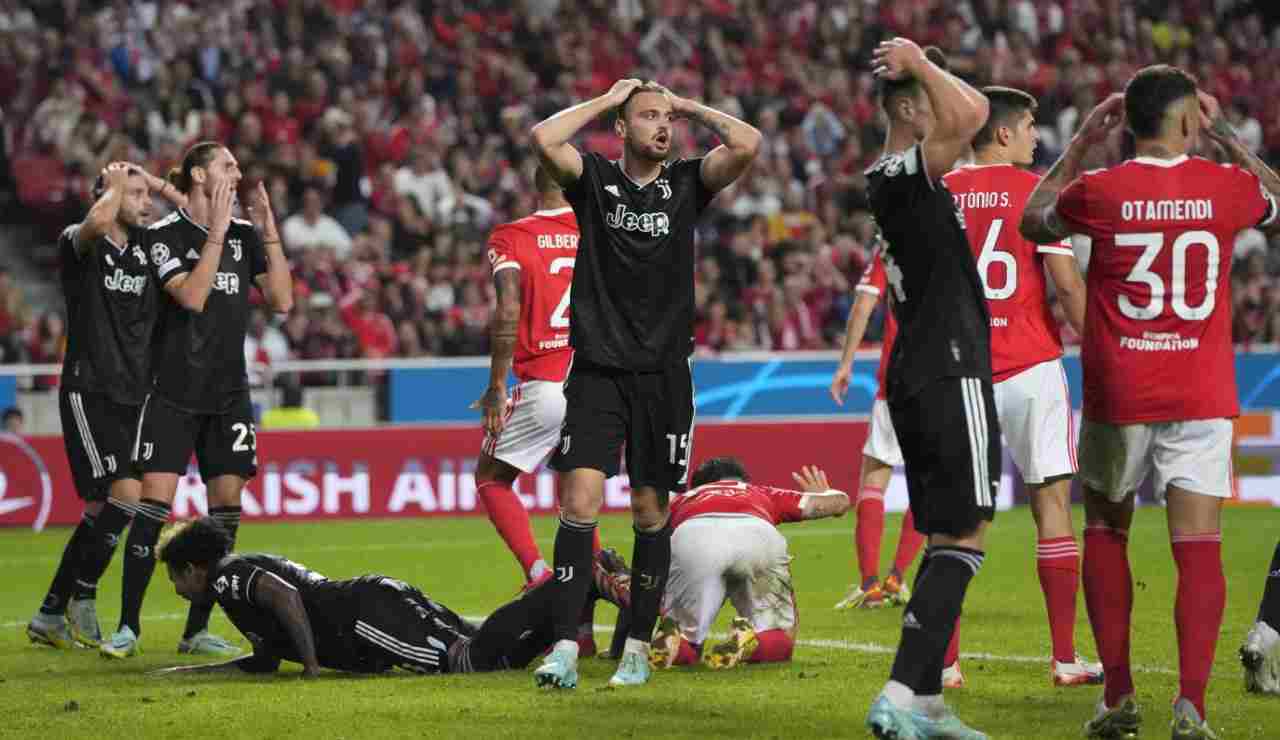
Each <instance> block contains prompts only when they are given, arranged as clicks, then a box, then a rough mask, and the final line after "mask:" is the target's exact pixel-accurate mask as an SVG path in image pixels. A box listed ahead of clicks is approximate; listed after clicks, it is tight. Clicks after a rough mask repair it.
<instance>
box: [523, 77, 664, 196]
mask: <svg viewBox="0 0 1280 740" xmlns="http://www.w3.org/2000/svg"><path fill="white" fill-rule="evenodd" d="M642 84H643V83H642V82H641V81H640V80H618V81H617V82H615V83H613V87H611V88H609V92H607V93H605V94H604V95H601V96H599V97H597V98H592V99H591V100H588V101H586V102H585V103H578V104H577V105H575V106H573V107H571V108H565V109H564V110H562V111H560V112H559V113H557V114H555V115H554V116H551V117H550V118H548V119H546V120H545V121H542V122H540V123H538V124H537V125H536V126H534V127H533V129H532V130H531V131H530V132H529V133H530V135H531V136H532V137H533V146H534V149H536V150H537V152H538V160H539V161H540V162H541V163H542V166H543V167H546V168H547V172H550V173H551V177H552V178H553V179H554V180H555V181H556V182H558V183H560V184H561V185H568V184H570V183H572V182H574V181H575V180H577V179H578V178H579V177H581V176H582V155H581V154H579V153H578V150H577V149H575V148H574V147H573V145H572V144H570V143H569V141H570V140H571V139H572V138H573V137H574V136H577V134H578V132H579V131H581V130H582V127H583V126H586V125H587V124H588V123H591V122H592V121H594V120H595V119H596V118H598V117H599V116H600V115H601V114H602V113H606V112H608V111H611V110H613V109H614V108H617V107H618V106H620V105H622V104H623V103H624V102H626V100H627V96H628V95H630V94H631V91H632V90H633V89H635V88H636V87H639V86H640V85H642Z"/></svg>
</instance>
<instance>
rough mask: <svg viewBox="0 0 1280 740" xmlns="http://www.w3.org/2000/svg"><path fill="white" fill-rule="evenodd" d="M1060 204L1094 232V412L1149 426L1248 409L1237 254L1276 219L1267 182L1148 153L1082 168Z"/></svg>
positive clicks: (1088, 404)
mask: <svg viewBox="0 0 1280 740" xmlns="http://www.w3.org/2000/svg"><path fill="white" fill-rule="evenodd" d="M1057 209H1058V215H1059V216H1061V217H1062V219H1063V221H1065V222H1066V224H1067V226H1068V227H1070V228H1072V229H1074V230H1076V231H1078V232H1080V233H1084V234H1088V235H1089V236H1091V237H1092V238H1093V255H1092V256H1091V257H1090V260H1089V275H1088V279H1087V285H1088V299H1087V300H1088V309H1087V313H1086V317H1085V330H1084V340H1083V341H1084V344H1083V346H1082V347H1081V361H1082V363H1083V365H1084V415H1085V417H1086V418H1088V419H1091V420H1093V421H1099V422H1105V423H1110V424H1137V423H1152V422H1166V421H1185V420H1190V419H1214V418H1223V417H1233V416H1236V415H1238V414H1239V413H1240V403H1239V400H1238V396H1237V393H1236V371H1235V354H1234V352H1233V351H1232V347H1231V295H1230V284H1231V278H1230V271H1231V251H1232V249H1233V248H1234V246H1235V238H1236V234H1237V233H1239V232H1240V231H1241V230H1242V229H1245V228H1247V227H1250V226H1255V225H1266V224H1269V223H1270V222H1271V221H1273V220H1274V219H1275V218H1276V203H1275V201H1274V200H1273V199H1272V198H1271V196H1270V195H1268V194H1267V193H1265V192H1264V191H1263V190H1262V188H1261V184H1260V183H1259V181H1258V178H1257V177H1256V176H1255V175H1253V174H1252V173H1250V172H1248V171H1246V170H1243V169H1241V168H1239V167H1236V166H1234V165H1220V164H1216V163H1214V162H1211V161H1209V160H1207V159H1202V158H1200V157H1191V158H1189V157H1187V156H1185V155H1184V156H1180V157H1177V158H1175V159H1155V158H1151V157H1138V158H1136V159H1131V160H1129V161H1127V162H1124V163H1122V164H1119V165H1116V166H1115V167H1109V168H1107V169H1102V170H1094V171H1092V172H1087V173H1085V174H1083V175H1081V176H1080V177H1078V178H1077V179H1076V180H1075V182H1073V183H1071V184H1070V185H1069V186H1067V188H1066V189H1065V190H1063V191H1062V194H1061V195H1060V196H1059V198H1058V206H1057Z"/></svg>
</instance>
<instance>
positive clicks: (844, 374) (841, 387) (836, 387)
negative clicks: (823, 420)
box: [831, 365, 853, 406]
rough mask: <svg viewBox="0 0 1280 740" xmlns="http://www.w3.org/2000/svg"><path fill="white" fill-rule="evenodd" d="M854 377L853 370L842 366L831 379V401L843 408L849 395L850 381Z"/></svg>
mask: <svg viewBox="0 0 1280 740" xmlns="http://www.w3.org/2000/svg"><path fill="white" fill-rule="evenodd" d="M852 376H853V368H851V367H845V366H843V365H841V366H840V367H839V368H837V369H836V374H835V376H834V377H832V378H831V400H833V401H835V402H836V403H837V404H839V405H841V406H843V405H844V398H845V395H847V394H848V393H849V379H850V378H851V377H852Z"/></svg>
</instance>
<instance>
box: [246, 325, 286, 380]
mask: <svg viewBox="0 0 1280 740" xmlns="http://www.w3.org/2000/svg"><path fill="white" fill-rule="evenodd" d="M288 359H289V341H288V340H287V339H285V335H284V333H283V332H281V331H280V330H279V329H277V328H276V327H274V326H272V325H271V324H269V323H267V314H266V312H265V311H263V310H262V309H261V308H253V309H252V310H251V312H250V314H249V328H248V331H247V332H245V337H244V361H245V366H246V367H247V368H248V370H249V385H251V386H253V387H255V388H257V387H260V386H261V385H262V384H263V372H262V369H263V368H265V369H267V370H268V371H269V370H270V368H271V366H272V365H278V364H280V363H282V362H285V361H287V360H288Z"/></svg>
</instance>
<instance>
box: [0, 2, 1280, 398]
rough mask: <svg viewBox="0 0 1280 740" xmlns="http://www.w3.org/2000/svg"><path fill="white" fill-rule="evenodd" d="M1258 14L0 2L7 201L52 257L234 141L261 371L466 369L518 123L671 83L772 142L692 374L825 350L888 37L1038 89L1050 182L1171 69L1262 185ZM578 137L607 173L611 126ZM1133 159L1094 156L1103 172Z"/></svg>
mask: <svg viewBox="0 0 1280 740" xmlns="http://www.w3.org/2000/svg"><path fill="white" fill-rule="evenodd" d="M1269 6H1270V4H1269V3H1263V2H1259V3H1247V2H1235V1H1233V0H1174V1H1173V2H1132V1H1130V0H900V1H895V2H892V3H890V2H883V3H881V2H876V0H846V1H845V2H825V1H823V2H818V1H814V0H809V1H801V2H777V1H776V0H708V1H707V2H686V1H684V0H621V1H619V2H615V1H614V0H579V1H574V0H524V1H523V2H515V3H509V2H496V1H493V0H488V1H486V0H467V1H466V2H463V1H462V0H442V1H441V2H427V1H426V0H424V1H423V2H418V3H415V2H394V1H392V0H229V1H228V2H223V3H217V4H197V3H190V2H171V1H164V0H158V1H154V2H152V1H144V2H110V3H76V2H66V3H43V4H38V5H37V4H26V3H23V2H18V1H17V0H0V110H2V111H3V119H2V123H3V148H2V149H3V151H2V152H0V192H2V191H5V190H8V191H10V193H12V194H14V195H15V196H16V203H17V207H15V208H12V209H11V210H12V212H13V215H14V216H15V217H18V218H20V219H21V220H24V221H30V222H32V223H34V224H35V225H37V226H38V227H39V230H38V232H37V233H38V234H39V238H40V239H41V240H44V241H51V240H52V239H53V238H54V237H55V236H56V234H57V233H58V231H59V230H60V229H61V227H62V226H65V225H66V224H67V223H70V222H73V221H76V220H79V219H80V218H82V217H83V214H84V212H85V211H86V209H87V206H88V203H87V199H88V190H89V185H90V183H91V181H92V179H93V177H94V176H95V175H96V174H97V173H98V172H99V171H100V170H101V168H102V167H103V166H104V165H105V164H106V163H107V162H109V161H114V160H130V161H134V162H138V163H140V164H143V165H144V166H146V167H147V168H148V169H149V170H150V171H151V172H153V173H157V174H160V173H163V172H164V171H165V170H166V169H167V168H168V167H169V166H171V165H173V164H174V163H175V161H176V160H177V159H178V157H180V155H181V152H182V151H183V149H184V148H185V147H186V146H187V145H188V144H190V143H192V142H193V141H196V140H199V139H218V140H221V141H224V142H227V143H228V144H229V145H230V146H231V148H232V151H233V152H234V153H235V155H236V156H237V158H238V159H239V160H240V163H241V165H242V167H243V169H244V171H245V173H246V178H245V186H246V188H247V187H252V186H253V185H254V184H255V183H256V182H257V181H258V180H265V182H266V184H267V186H268V189H269V192H270V194H271V198H272V202H273V207H274V209H275V212H276V214H277V217H278V218H279V219H280V223H281V230H282V233H283V237H284V241H285V247H286V249H287V251H288V254H289V256H290V259H291V264H292V267H293V271H294V275H295V278H296V280H295V285H296V286H297V291H298V295H297V300H296V307H295V308H294V310H293V311H292V313H290V314H289V315H288V316H287V317H283V318H282V319H281V320H279V321H274V320H269V319H268V317H267V316H266V315H265V314H264V313H260V314H258V315H257V316H256V317H255V319H254V321H253V324H252V329H251V332H250V334H251V336H250V339H249V346H248V347H247V348H246V352H248V353H249V354H250V356H251V357H253V358H255V359H257V360H258V361H263V362H272V361H279V360H283V359H286V358H348V357H370V358H377V357H414V356H422V355H464V354H483V353H485V352H487V345H488V337H487V332H488V323H489V316H490V308H491V304H492V302H493V291H492V288H491V283H490V279H489V266H488V261H487V259H486V250H485V239H486V235H487V233H488V231H489V229H490V228H491V227H492V226H494V225H496V224H498V223H500V222H502V221H506V220H510V219H514V218H518V217H520V216H523V215H525V214H528V213H530V212H531V211H533V209H534V208H533V199H532V194H531V188H530V187H529V185H528V179H529V178H528V175H529V172H530V171H531V168H532V165H533V162H534V156H533V155H532V153H531V148H530V145H529V140H528V139H529V128H530V126H531V125H532V124H533V123H534V122H536V121H538V120H540V119H541V118H543V117H545V116H547V115H549V114H550V113H552V112H555V111H556V110H559V109H561V108H563V107H565V106H567V105H570V104H572V103H573V102H574V101H578V100H582V99H585V98H588V97H591V96H593V95H597V94H599V93H601V92H603V91H604V90H607V89H608V87H609V85H610V84H611V83H612V82H613V81H614V80H616V79H618V78H621V77H629V76H640V77H648V76H649V75H648V74H646V72H647V70H653V69H659V68H661V69H665V70H669V71H668V72H667V73H666V74H665V75H664V76H663V78H662V79H661V80H660V81H661V82H662V83H664V84H666V85H667V86H669V87H670V88H672V89H673V90H675V91H677V92H678V93H679V94H681V95H684V96H687V97H692V98H696V99H702V100H705V101H707V102H708V103H709V104H711V105H713V106H715V107H716V108H719V109H721V110H724V111H727V112H729V113H732V114H734V115H738V116H741V117H743V118H744V119H745V120H747V121H749V122H751V123H752V124H754V125H755V126H757V127H758V128H759V129H760V130H761V131H762V132H763V133H764V134H765V144H764V146H765V150H764V152H762V154H761V156H760V157H759V159H758V162H757V164H756V166H755V168H754V169H753V170H752V171H751V172H750V173H749V174H748V175H747V176H745V177H743V178H742V179H741V180H740V181H739V182H738V183H737V184H736V185H735V186H733V187H731V188H730V189H729V190H727V191H725V192H724V193H723V194H722V195H721V196H720V197H719V198H718V199H717V202H716V203H715V205H714V206H713V208H712V216H711V217H710V218H708V219H707V220H706V222H705V223H704V224H703V226H702V228H701V233H700V242H699V250H700V251H699V261H698V270H697V305H698V310H699V317H700V319H699V322H698V325H697V334H696V341H697V345H698V347H699V351H701V352H719V351H734V350H752V349H762V350H775V351H776V350H803V349H823V348H831V347H835V346H837V345H838V343H839V341H840V337H841V336H842V334H843V324H844V320H845V317H846V315H847V311H848V310H849V306H850V301H851V294H850V291H849V287H850V286H851V285H852V284H853V283H855V282H856V281H857V280H858V277H859V275H860V274H861V272H862V270H863V267H864V266H865V264H866V262H867V259H868V255H869V250H870V242H871V237H872V234H873V232H874V224H873V222H872V220H871V217H870V213H869V211H868V210H867V204H866V198H865V178H864V176H863V174H862V172H863V169H864V168H865V167H866V166H867V165H869V164H870V163H871V162H872V161H873V160H874V158H875V157H876V156H877V155H878V154H879V152H878V150H877V147H876V145H875V144H874V142H878V141H880V140H881V138H882V133H883V119H882V116H881V115H880V114H879V112H878V109H877V104H876V100H875V97H874V90H873V84H872V78H871V75H870V73H869V70H868V64H867V62H868V59H869V55H870V51H871V49H872V48H873V47H874V45H875V43H876V42H877V41H878V40H879V39H880V38H882V37H885V36H887V35H889V36H891V35H905V36H910V37H912V38H915V39H918V40H921V41H922V42H930V43H935V44H937V45H939V46H941V47H942V48H943V49H944V50H945V51H946V52H947V53H948V54H949V56H950V59H951V61H952V65H953V68H954V69H955V70H956V71H957V72H958V73H960V74H961V75H963V76H965V77H966V78H967V79H970V80H971V81H974V82H976V83H979V84H983V85H986V84H1003V85H1009V86H1014V87H1019V88H1022V89H1026V90H1028V91H1030V92H1032V93H1033V94H1035V95H1036V96H1037V97H1038V99H1039V101H1040V109H1039V112H1038V115H1037V118H1038V121H1039V123H1040V126H1041V129H1040V133H1041V146H1040V150H1039V153H1038V157H1037V160H1038V162H1040V163H1048V162H1051V161H1052V160H1053V159H1054V158H1055V157H1056V156H1057V155H1058V154H1059V152H1060V150H1061V147H1062V146H1063V145H1064V144H1065V141H1066V140H1067V138H1068V137H1069V136H1070V134H1071V132H1072V131H1073V130H1074V128H1075V126H1076V125H1077V123H1078V122H1079V120H1080V117H1081V112H1082V111H1088V110H1089V109H1090V108H1091V107H1092V106H1093V105H1094V103H1095V101H1097V100H1100V99H1101V98H1102V97H1103V96H1105V95H1106V94H1107V93H1109V92H1112V91H1114V90H1116V89H1117V88H1118V87H1119V86H1120V85H1122V84H1123V82H1124V80H1126V79H1127V78H1128V77H1129V76H1130V75H1131V74H1132V73H1133V72H1134V70H1136V69H1137V68H1139V67H1140V66H1143V65H1146V64H1149V63H1153V62H1157V61H1167V62H1171V63H1174V64H1178V65H1180V66H1182V67H1184V68H1186V69H1188V70H1189V71H1191V72H1193V73H1194V74H1195V75H1196V76H1197V77H1198V78H1199V79H1200V80H1201V81H1202V84H1203V85H1205V86H1206V87H1207V88H1208V89H1209V90H1210V91H1211V92H1213V93H1214V94H1215V95H1217V96H1218V98H1219V99H1221V100H1223V101H1224V103H1227V104H1229V105H1230V110H1231V116H1232V118H1233V120H1234V121H1235V122H1236V125H1237V127H1238V128H1239V130H1240V131H1241V132H1242V134H1243V135H1244V136H1245V137H1246V139H1247V140H1248V141H1250V142H1251V145H1252V146H1253V147H1254V148H1255V150H1257V151H1259V152H1263V153H1265V155H1266V156H1267V158H1268V159H1269V160H1270V161H1271V162H1272V163H1273V164H1274V163H1277V162H1280V30H1278V29H1277V28H1276V21H1277V20H1280V18H1277V16H1278V15H1280V13H1278V12H1277V9H1275V8H1272V7H1269ZM706 136H707V134H706V133H704V132H701V131H696V130H694V129H693V128H690V127H684V126H682V127H681V131H680V135H679V136H678V137H677V138H678V140H682V141H683V142H684V144H685V148H686V149H687V150H690V151H696V150H705V148H706V146H707V144H708V143H709V142H708V141H706V140H700V139H704V138H705V137H706ZM585 139H586V140H585V141H584V142H583V144H584V145H585V146H586V147H587V148H590V149H594V150H597V151H601V152H604V153H607V154H609V155H611V156H616V155H617V154H618V153H619V146H620V144H619V141H618V139H617V138H616V137H615V136H614V135H613V133H612V130H611V127H610V126H609V125H608V122H607V121H601V122H599V123H598V124H597V125H596V126H595V127H593V128H592V129H591V130H590V133H589V134H588V135H587V136H586V137H585ZM1125 146H1126V144H1125V142H1124V141H1123V140H1122V139H1120V138H1117V140H1116V141H1114V142H1111V143H1110V144H1109V146H1108V147H1104V148H1100V149H1099V151H1098V152H1097V154H1096V156H1097V160H1098V161H1097V162H1096V163H1094V164H1095V166H1096V165H1100V164H1102V163H1103V162H1105V161H1106V160H1108V159H1112V160H1114V159H1118V158H1119V157H1120V156H1122V155H1123V154H1124V151H1123V150H1124V147H1125ZM1081 246H1083V245H1081ZM1267 247H1268V245H1267V242H1266V239H1265V237H1263V236H1262V235H1261V234H1260V233H1257V232H1253V233H1246V234H1245V235H1243V236H1242V237H1241V239H1240V241H1239V243H1237V245H1236V255H1237V257H1238V259H1237V262H1236V269H1235V271H1234V274H1233V276H1232V280H1233V282H1234V287H1235V293H1234V295H1235V310H1236V313H1235V333H1236V339H1237V341H1238V342H1241V343H1246V344H1248V343H1267V342H1280V280H1278V279H1277V276H1280V260H1277V259H1275V258H1273V257H1272V256H1271V254H1272V252H1271V251H1270V250H1268V248H1267ZM17 252H18V249H17V248H15V246H14V245H9V252H6V253H7V254H16V253H17ZM48 278H49V279H50V280H53V278H54V275H53V273H52V272H50V273H48ZM16 282H17V281H15V280H14V278H13V276H12V275H11V274H10V273H9V272H8V271H6V270H4V269H3V268H0V361H3V362H24V361H25V362H52V361H56V360H57V359H58V357H59V353H60V351H61V347H62V345H63V344H64V342H63V341H62V340H63V332H64V327H63V321H62V318H61V314H60V310H61V308H60V306H49V307H47V308H45V309H44V310H41V311H35V310H33V309H32V308H31V307H30V306H28V305H27V303H26V301H25V300H24V297H23V296H24V290H23V287H22V286H20V285H18V284H16ZM881 313H882V312H881ZM881 313H878V314H877V317H876V318H875V319H873V322H872V326H871V329H870V330H869V331H868V332H867V338H868V340H869V341H871V342H876V341H878V339H879V336H880V323H881V319H880V316H881ZM1064 330H1065V331H1067V332H1069V331H1070V329H1069V328H1066V327H1065V325H1064ZM1070 339H1071V338H1070V337H1068V340H1070ZM310 380H311V382H324V381H325V380H326V377H325V376H317V377H315V378H311V379H310ZM49 382H50V383H52V382H55V381H54V379H52V378H51V379H49Z"/></svg>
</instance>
